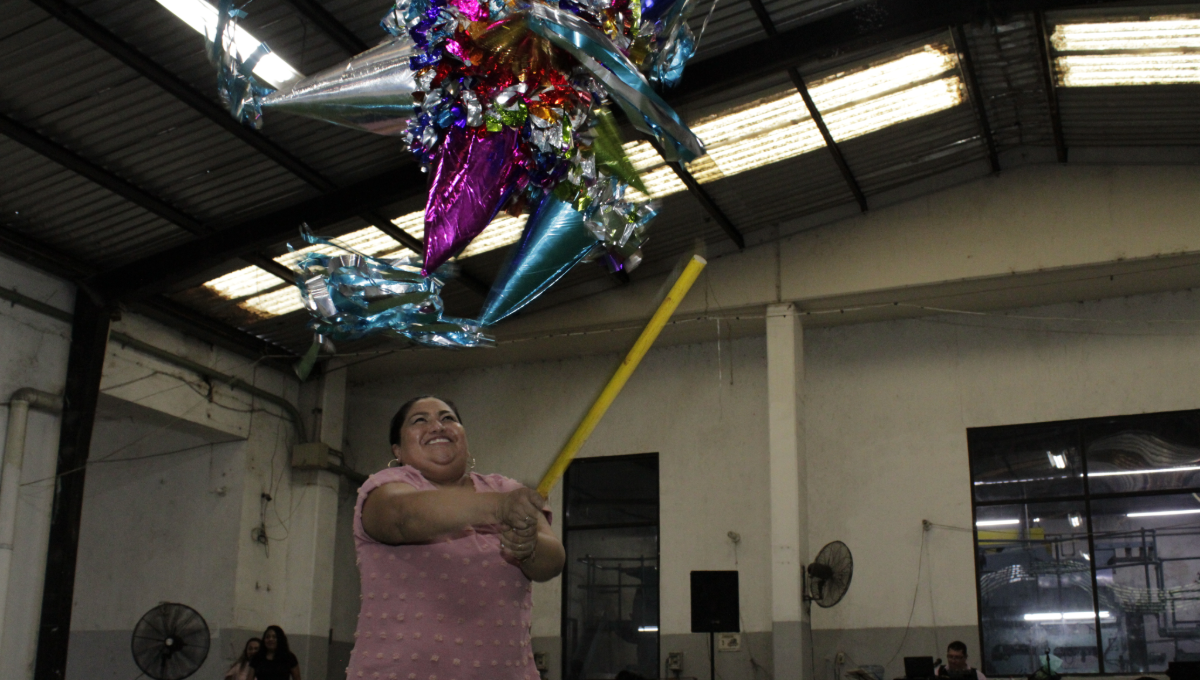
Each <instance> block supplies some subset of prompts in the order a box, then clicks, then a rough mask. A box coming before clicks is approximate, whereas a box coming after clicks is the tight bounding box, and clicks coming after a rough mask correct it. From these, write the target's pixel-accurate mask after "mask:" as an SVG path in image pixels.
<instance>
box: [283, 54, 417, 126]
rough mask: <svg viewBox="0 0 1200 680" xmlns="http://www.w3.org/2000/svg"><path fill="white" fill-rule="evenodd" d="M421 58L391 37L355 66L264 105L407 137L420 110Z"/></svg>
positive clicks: (337, 69) (338, 68) (331, 70)
mask: <svg viewBox="0 0 1200 680" xmlns="http://www.w3.org/2000/svg"><path fill="white" fill-rule="evenodd" d="M414 54H416V49H415V48H414V47H413V44H412V41H411V40H409V39H408V38H407V36H406V37H403V38H388V39H387V40H386V41H384V42H382V43H380V44H379V45H376V46H375V47H372V48H371V49H369V50H367V51H366V52H363V53H362V54H359V55H356V56H354V57H352V58H351V59H350V60H349V61H347V62H345V63H343V64H341V65H338V66H334V67H333V68H329V69H326V70H324V71H321V72H320V73H318V74H316V75H314V76H309V77H308V78H305V79H304V80H301V81H300V82H298V83H296V84H295V85H293V86H292V87H290V88H288V89H286V90H280V91H279V92H276V93H274V94H271V95H269V96H267V97H266V98H264V99H263V101H262V105H263V106H264V107H270V108H272V109H278V110H280V111H283V112H285V113H291V114H295V115H299V116H307V117H309V118H316V119H318V120H324V121H328V122H330V123H335V124H337V125H344V126H346V127H351V128H356V129H359V130H365V131H367V132H373V133H375V134H378V135H402V134H404V131H405V129H406V127H407V125H408V119H409V118H411V117H412V116H413V114H414V113H415V111H416V108H417V107H416V103H415V102H414V101H413V92H414V91H416V90H417V89H418V87H417V82H416V79H415V77H414V74H413V72H412V69H411V68H409V58H410V57H412V56H413V55H414Z"/></svg>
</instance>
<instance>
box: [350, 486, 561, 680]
mask: <svg viewBox="0 0 1200 680" xmlns="http://www.w3.org/2000/svg"><path fill="white" fill-rule="evenodd" d="M471 481H473V482H474V483H475V490H476V491H477V492H505V491H512V490H513V489H517V488H520V487H521V486H522V485H521V484H520V483H518V482H516V481H514V480H512V479H509V478H507V477H503V476H501V475H479V474H475V473H473V472H472V473H471ZM393 482H405V483H407V484H410V485H411V486H413V487H416V488H417V489H421V490H434V489H435V488H436V487H435V486H434V485H433V484H432V483H430V482H429V481H428V480H426V479H425V478H424V477H423V476H422V475H421V473H420V472H418V471H417V470H416V469H415V468H413V467H410V466H407V465H405V466H401V467H398V468H387V469H384V470H381V471H379V472H377V473H375V474H373V475H371V476H370V478H368V479H367V481H366V483H365V484H363V485H362V487H361V488H360V489H359V490H358V504H357V506H356V507H355V509H354V540H355V545H356V548H357V551H358V572H359V576H360V577H361V580H362V608H361V610H360V611H359V615H358V631H357V632H356V633H355V634H354V637H355V642H354V651H353V652H352V653H351V656H350V666H349V667H348V668H347V669H346V675H347V678H348V680H359V679H360V678H361V679H363V680H477V679H482V678H487V679H488V680H538V677H539V676H538V672H537V670H536V669H535V668H534V666H533V652H532V650H531V649H530V644H529V626H530V620H531V613H532V588H531V584H530V581H529V579H528V578H526V577H525V574H523V573H521V570H520V569H519V568H518V567H517V566H516V565H514V564H511V563H509V562H507V561H505V559H504V558H503V557H501V556H500V537H499V535H498V534H497V533H495V532H494V531H487V530H484V529H479V530H475V529H468V530H467V531H466V532H465V533H463V534H461V535H460V536H458V537H455V538H447V539H443V540H441V541H436V542H433V543H421V544H411V545H386V544H384V543H380V542H378V541H376V540H374V539H372V538H371V537H370V536H368V535H367V533H366V532H365V531H363V526H362V508H363V502H364V501H365V500H366V499H367V494H369V493H371V491H373V490H374V489H376V488H377V487H379V486H382V485H384V484H390V483H393ZM545 513H546V518H547V519H549V518H550V513H549V511H545Z"/></svg>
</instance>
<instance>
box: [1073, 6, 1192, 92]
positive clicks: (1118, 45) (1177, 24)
mask: <svg viewBox="0 0 1200 680" xmlns="http://www.w3.org/2000/svg"><path fill="white" fill-rule="evenodd" d="M1050 42H1051V45H1053V47H1054V50H1055V52H1056V53H1057V57H1056V59H1055V64H1056V66H1057V71H1058V82H1059V84H1060V85H1062V86H1063V87H1098V86H1113V85H1174V84H1179V83H1200V54H1197V53H1196V50H1197V49H1200V19H1197V18H1195V17H1179V16H1173V17H1155V18H1150V19H1148V20H1146V21H1109V22H1095V23H1077V24H1075V23H1071V24H1059V25H1058V26H1055V28H1054V32H1053V34H1052V35H1051V37H1050Z"/></svg>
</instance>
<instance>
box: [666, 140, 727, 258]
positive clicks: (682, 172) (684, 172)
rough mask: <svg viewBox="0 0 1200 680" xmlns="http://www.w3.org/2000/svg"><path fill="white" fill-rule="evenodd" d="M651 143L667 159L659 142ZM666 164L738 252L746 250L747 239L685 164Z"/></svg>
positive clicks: (669, 162)
mask: <svg viewBox="0 0 1200 680" xmlns="http://www.w3.org/2000/svg"><path fill="white" fill-rule="evenodd" d="M649 141H650V144H651V145H652V146H653V147H654V150H655V151H657V152H658V155H659V156H662V157H663V158H664V159H666V156H663V150H662V147H661V146H659V145H658V142H656V141H654V140H652V139H651V140H649ZM666 163H667V166H668V167H670V168H671V169H672V170H674V171H675V175H676V176H677V177H679V180H680V181H681V182H683V185H684V186H686V187H687V190H688V193H690V194H691V195H692V196H693V197H695V199H696V200H697V201H699V202H700V207H702V208H704V211H705V212H707V213H708V215H709V217H711V218H713V221H714V222H716V223H717V226H719V227H721V230H722V231H724V232H725V235H726V236H728V237H729V239H730V240H731V241H733V242H734V244H736V245H737V247H738V250H745V249H746V239H745V237H743V236H742V232H741V231H739V230H738V228H737V227H735V226H734V225H733V222H732V221H730V219H729V217H728V216H726V215H725V212H724V211H723V210H721V206H719V205H717V203H716V201H714V200H713V199H712V196H709V195H708V192H707V191H706V190H705V189H704V187H702V186H700V183H699V182H697V181H696V178H695V177H693V176H692V173H690V172H688V169H687V168H686V167H684V165H683V163H678V162H672V161H666Z"/></svg>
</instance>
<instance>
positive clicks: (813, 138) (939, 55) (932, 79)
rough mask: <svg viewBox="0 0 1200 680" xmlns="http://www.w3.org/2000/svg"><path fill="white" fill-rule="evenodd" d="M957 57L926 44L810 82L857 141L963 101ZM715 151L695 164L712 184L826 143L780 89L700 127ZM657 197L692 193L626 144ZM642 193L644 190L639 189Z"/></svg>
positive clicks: (825, 113)
mask: <svg viewBox="0 0 1200 680" xmlns="http://www.w3.org/2000/svg"><path fill="white" fill-rule="evenodd" d="M957 63H958V62H957V57H955V55H954V53H953V51H951V50H950V48H949V47H947V46H945V45H926V46H925V47H923V48H921V49H920V50H917V51H914V52H910V53H909V54H905V55H902V56H899V57H897V58H895V59H892V60H889V61H886V62H884V63H881V64H877V65H875V66H872V67H870V68H866V69H862V70H860V71H853V72H847V73H838V74H834V75H832V76H828V77H826V78H822V79H820V80H816V81H814V82H813V83H812V84H811V85H810V87H809V94H810V95H811V96H812V98H813V102H814V103H815V104H816V105H817V108H818V109H819V110H820V111H821V112H822V117H823V118H824V120H825V124H826V125H827V126H828V128H829V131H830V134H832V135H833V137H834V138H835V139H838V140H845V139H853V138H854V137H859V136H862V135H865V134H868V133H871V132H875V131H876V130H882V129H883V128H886V127H889V126H891V125H895V124H897V123H902V122H904V121H907V120H912V119H914V118H920V117H922V116H928V115H930V114H933V113H937V112H938V111H944V110H946V109H949V108H952V107H954V106H957V105H959V104H961V103H962V102H963V101H964V99H965V96H966V95H965V90H964V88H963V84H962V80H961V79H960V78H959V77H958V76H957V75H954V74H953V73H952V72H953V69H955V67H956V66H957ZM691 127H692V130H693V131H694V132H695V133H696V134H697V136H699V137H700V139H702V140H704V145H705V148H706V149H707V150H708V155H707V157H705V158H701V159H699V160H698V161H696V162H693V163H690V164H688V169H689V171H691V173H692V175H693V176H694V177H695V178H696V181H698V182H700V183H702V184H705V183H709V182H713V181H716V180H718V179H721V178H722V177H728V176H731V175H737V174H740V173H743V172H746V171H749V170H753V169H755V168H761V167H763V166H765V165H770V164H772V163H777V162H779V161H782V160H785V159H788V158H793V157H795V156H799V155H801V154H805V153H808V152H810V151H814V150H816V149H820V148H822V147H824V146H825V140H824V138H822V136H821V133H820V130H818V129H817V125H816V123H815V122H814V121H813V120H812V117H811V116H810V115H809V113H808V107H806V106H805V105H804V100H803V99H802V98H801V97H800V94H799V93H798V92H796V91H794V90H790V89H789V90H787V91H785V92H783V93H776V94H773V95H771V96H769V97H764V98H763V99H760V100H758V101H755V102H752V103H750V104H748V105H743V106H741V107H738V108H737V109H735V110H732V111H725V112H723V113H721V114H719V115H716V116H712V117H709V118H706V119H702V120H700V121H696V122H694V123H693V124H692V126H691ZM625 150H626V153H628V154H629V157H630V160H631V161H633V165H634V167H635V168H637V169H638V170H639V172H641V173H642V178H643V180H644V181H645V182H646V185H647V188H649V189H650V197H651V198H661V197H663V196H668V195H670V194H674V193H678V192H681V191H684V190H685V189H686V187H685V186H684V184H683V182H681V181H680V180H679V178H678V177H676V176H675V173H674V171H672V170H671V168H669V167H668V166H666V165H665V164H664V163H663V160H662V158H660V157H659V156H658V154H657V153H656V152H655V151H654V148H653V147H652V146H650V144H648V143H646V142H631V143H629V144H626V145H625ZM632 193H633V194H634V195H635V197H637V198H644V197H641V196H640V194H637V192H632Z"/></svg>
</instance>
